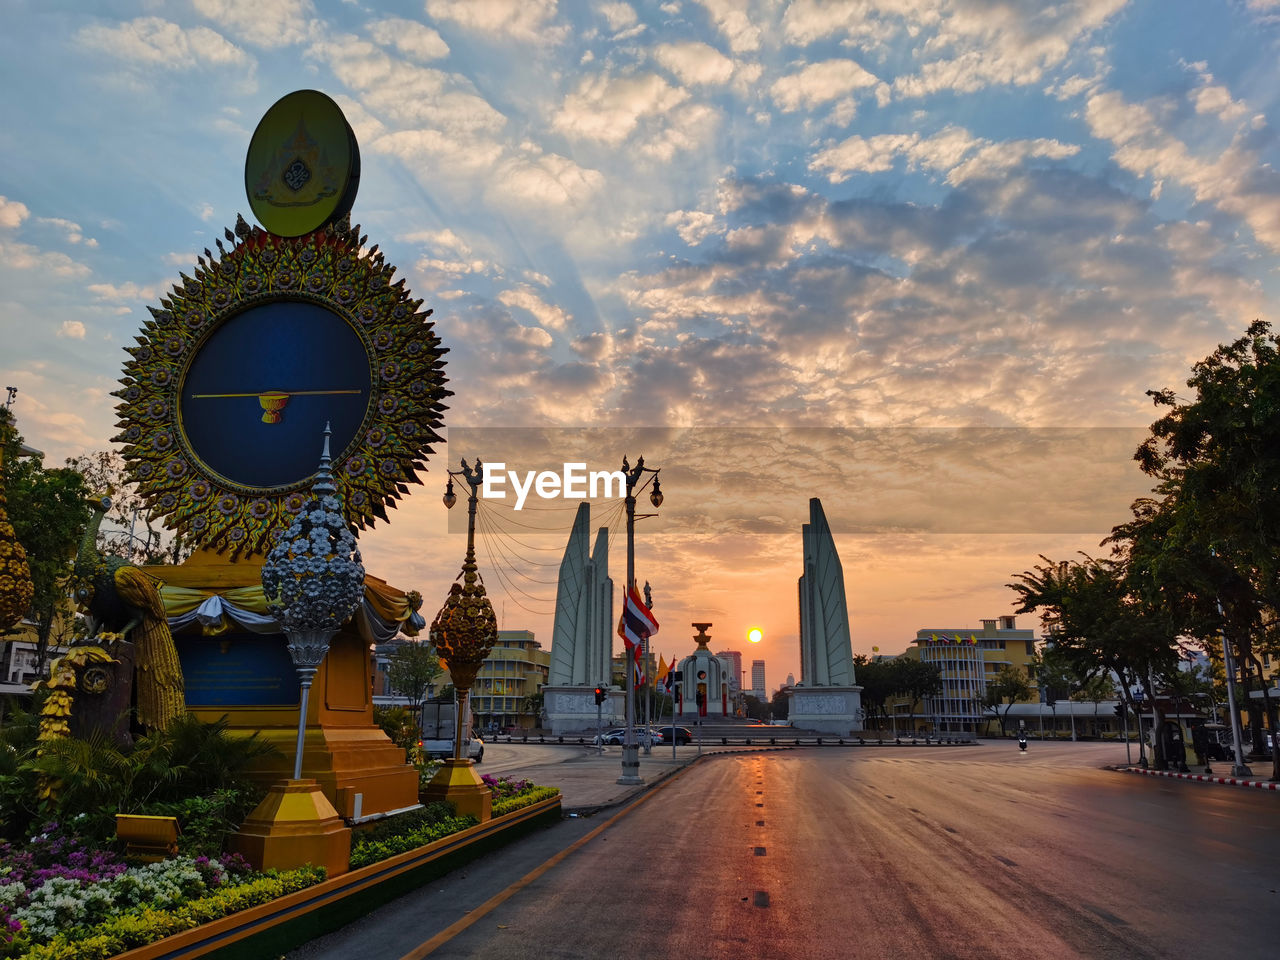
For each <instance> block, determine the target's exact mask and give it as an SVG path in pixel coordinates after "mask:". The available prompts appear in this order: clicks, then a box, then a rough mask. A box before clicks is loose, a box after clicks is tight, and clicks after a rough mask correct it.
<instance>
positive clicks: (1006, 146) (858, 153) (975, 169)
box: [809, 127, 1080, 184]
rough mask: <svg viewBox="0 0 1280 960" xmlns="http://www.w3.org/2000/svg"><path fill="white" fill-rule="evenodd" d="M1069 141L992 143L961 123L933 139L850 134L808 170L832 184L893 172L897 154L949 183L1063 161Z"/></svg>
mask: <svg viewBox="0 0 1280 960" xmlns="http://www.w3.org/2000/svg"><path fill="white" fill-rule="evenodd" d="M1079 151H1080V148H1079V147H1078V146H1076V145H1074V144H1065V143H1060V142H1059V141H1057V140H1050V139H1044V138H1041V139H1036V140H1006V141H1003V142H1000V143H995V142H992V141H990V140H986V139H983V138H981V137H974V136H973V135H972V134H970V133H969V132H968V131H967V130H964V129H962V128H960V127H947V128H946V129H944V130H942V131H941V132H939V133H937V134H935V135H933V136H932V137H921V136H920V135H919V134H916V133H906V134H878V135H876V136H874V137H859V136H853V137H849V138H848V139H846V140H843V141H841V142H840V143H838V144H835V145H834V146H831V147H828V148H826V149H824V150H820V151H818V152H817V153H816V154H815V155H814V157H813V159H812V160H811V161H810V163H809V169H811V170H814V171H821V170H825V171H828V173H827V177H828V179H829V180H830V181H831V182H832V183H842V182H844V181H845V180H847V179H849V177H850V176H851V175H853V174H855V173H881V172H884V171H886V170H892V169H893V167H894V165H895V163H896V162H897V160H898V159H899V158H905V159H906V161H907V165H908V167H909V168H911V169H925V170H931V171H935V172H939V173H944V174H945V175H946V181H947V182H948V183H951V184H959V183H963V182H964V181H966V180H969V179H972V178H975V177H987V176H992V175H994V174H997V173H1002V172H1004V171H1007V170H1010V169H1012V168H1013V167H1016V166H1019V165H1021V164H1022V163H1024V162H1025V161H1026V160H1028V159H1032V158H1047V159H1054V160H1058V159H1062V158H1064V157H1070V156H1074V155H1075V154H1077V153H1079Z"/></svg>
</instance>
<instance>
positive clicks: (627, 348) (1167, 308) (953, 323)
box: [599, 143, 1268, 426]
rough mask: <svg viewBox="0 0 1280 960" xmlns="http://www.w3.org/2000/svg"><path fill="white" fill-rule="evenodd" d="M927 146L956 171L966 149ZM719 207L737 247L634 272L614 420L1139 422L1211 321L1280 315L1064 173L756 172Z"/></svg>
mask: <svg viewBox="0 0 1280 960" xmlns="http://www.w3.org/2000/svg"><path fill="white" fill-rule="evenodd" d="M926 146H927V148H928V150H927V154H926V155H927V156H929V157H931V158H933V160H934V161H935V162H938V163H939V164H940V166H941V167H943V168H945V167H947V166H948V165H950V164H955V163H956V160H957V159H959V161H960V163H963V162H964V158H965V157H966V156H967V155H968V154H967V153H965V152H963V151H962V152H960V153H958V154H956V153H954V152H948V151H947V150H946V149H945V148H944V144H941V143H935V144H928V145H926ZM943 158H947V159H946V161H945V163H944V162H943ZM951 169H956V167H955V166H951ZM719 198H720V204H719V210H718V211H717V213H716V216H715V219H714V222H713V223H712V224H709V225H708V226H710V227H711V228H712V229H714V230H717V231H723V239H722V240H720V241H718V242H707V241H704V242H703V243H702V244H701V246H700V247H699V248H698V253H697V257H696V259H692V257H693V252H692V251H690V252H689V258H687V259H679V258H673V259H672V261H671V263H670V265H668V266H665V267H663V268H661V269H657V270H653V271H649V272H641V271H633V272H630V273H628V274H626V275H624V276H623V277H621V278H620V279H619V281H618V283H617V285H616V293H617V294H618V295H619V296H621V297H622V299H623V301H624V302H625V303H626V305H627V308H628V310H629V312H630V313H631V315H633V316H635V317H636V325H635V327H634V328H632V329H631V330H630V332H628V331H627V330H615V331H614V349H615V350H616V351H617V353H616V354H615V355H617V356H625V357H628V361H627V362H626V363H625V364H624V365H623V366H621V367H619V368H617V369H616V370H615V374H616V377H617V381H618V385H617V387H615V388H614V390H613V391H612V392H611V393H610V395H609V396H610V403H609V404H608V406H607V407H601V408H599V409H600V410H602V411H604V410H628V411H633V412H634V415H635V418H636V419H637V420H640V421H641V422H645V421H647V422H653V423H676V424H679V423H702V424H711V423H741V422H744V421H751V420H753V419H758V418H763V419H764V420H766V421H767V422H779V418H781V420H782V422H789V423H792V424H795V425H806V424H808V425H819V424H826V425H846V426H851V425H876V424H889V423H898V424H937V425H944V424H972V423H986V424H992V425H999V424H1037V423H1040V424H1049V423H1059V424H1061V423H1082V422H1083V423H1126V422H1127V423H1143V422H1146V421H1147V420H1149V419H1150V414H1149V405H1148V404H1147V402H1146V399H1145V397H1144V395H1143V391H1144V390H1146V389H1149V388H1152V387H1156V386H1163V385H1165V384H1168V383H1175V382H1178V380H1179V378H1181V377H1185V373H1184V371H1185V368H1186V365H1187V363H1188V362H1190V361H1191V360H1194V359H1195V358H1196V357H1197V356H1199V355H1201V354H1202V353H1203V343H1204V330H1205V327H1206V324H1207V325H1209V326H1210V327H1211V328H1212V329H1222V330H1228V331H1234V330H1236V329H1237V328H1238V325H1239V323H1240V320H1239V318H1240V317H1252V316H1255V315H1266V314H1267V312H1268V311H1267V307H1266V301H1265V298H1264V295H1263V291H1262V290H1261V288H1260V287H1259V285H1258V284H1257V283H1256V282H1255V281H1252V280H1250V279H1247V278H1246V277H1244V276H1242V275H1240V274H1239V273H1238V272H1237V270H1236V269H1235V268H1234V267H1232V266H1229V265H1227V261H1224V260H1223V258H1222V250H1223V244H1222V242H1221V241H1220V240H1215V239H1214V234H1213V232H1212V230H1211V228H1210V227H1209V226H1208V225H1202V226H1199V227H1196V226H1193V225H1188V224H1179V223H1176V222H1175V223H1168V224H1166V223H1163V222H1162V221H1160V220H1159V219H1158V218H1156V217H1154V216H1153V214H1152V212H1151V210H1150V209H1149V208H1148V207H1147V205H1146V204H1145V203H1144V202H1143V201H1141V200H1139V199H1135V198H1133V197H1131V196H1128V195H1126V194H1125V193H1123V192H1122V191H1120V190H1118V189H1116V188H1115V187H1114V186H1112V185H1110V184H1108V183H1106V182H1105V181H1104V180H1099V179H1094V178H1090V177H1086V176H1082V175H1080V174H1078V173H1075V172H1072V171H1070V170H1067V169H1064V168H1060V167H1051V168H1047V169H1038V170H1037V169H1033V170H1022V169H1019V168H1017V167H1014V168H1012V169H1010V170H1009V171H1008V172H1007V173H1006V174H1005V175H1004V176H1002V177H999V178H981V177H977V176H974V177H970V178H967V179H963V180H961V181H960V182H958V183H957V184H956V185H955V186H954V187H953V188H951V190H949V191H948V193H947V194H946V195H945V197H944V198H943V199H941V200H940V201H939V202H938V203H936V204H934V205H928V204H920V203H918V202H911V203H908V202H893V201H886V200H873V199H868V198H856V197H855V198H850V199H848V200H844V201H838V202H837V201H832V200H828V199H825V198H823V197H821V196H818V195H815V194H812V193H809V192H807V191H805V190H803V189H800V188H797V187H796V186H794V185H790V184H785V183H770V182H769V181H768V180H761V179H749V178H748V179H742V180H735V179H731V180H729V181H728V182H726V183H724V184H722V185H721V188H720V190H719ZM704 224H705V221H704ZM710 235H711V236H715V235H716V234H710ZM1120 318H1123V319H1122V320H1121V319H1120ZM1082 396H1086V397H1090V398H1092V402H1091V404H1090V405H1089V407H1088V409H1087V411H1086V410H1085V409H1084V408H1083V407H1081V406H1080V404H1079V402H1078V398H1079V397H1082ZM1073 398H1074V399H1073Z"/></svg>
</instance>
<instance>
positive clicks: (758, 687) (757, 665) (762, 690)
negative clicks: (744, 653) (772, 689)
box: [751, 660, 769, 700]
mask: <svg viewBox="0 0 1280 960" xmlns="http://www.w3.org/2000/svg"><path fill="white" fill-rule="evenodd" d="M751 695H752V696H753V697H755V698H756V699H757V700H768V699H769V688H768V687H766V686H765V682H764V661H763V660H752V661H751Z"/></svg>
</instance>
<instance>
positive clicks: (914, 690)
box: [889, 657, 942, 716]
mask: <svg viewBox="0 0 1280 960" xmlns="http://www.w3.org/2000/svg"><path fill="white" fill-rule="evenodd" d="M889 662H890V671H891V673H890V677H891V687H892V691H893V693H900V694H903V695H905V696H906V697H908V698H909V699H910V700H911V714H912V715H913V716H914V715H915V712H916V704H917V703H919V702H920V701H921V700H922V699H924V698H925V697H934V696H937V695H938V694H940V693H941V692H942V671H941V670H939V669H938V668H937V666H936V665H934V664H932V663H925V662H924V661H922V660H916V659H915V658H914V657H898V658H897V659H895V660H891V661H889Z"/></svg>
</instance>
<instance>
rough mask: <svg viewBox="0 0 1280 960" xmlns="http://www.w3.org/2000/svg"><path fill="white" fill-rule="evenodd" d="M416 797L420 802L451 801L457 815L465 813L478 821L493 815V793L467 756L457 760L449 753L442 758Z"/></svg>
mask: <svg viewBox="0 0 1280 960" xmlns="http://www.w3.org/2000/svg"><path fill="white" fill-rule="evenodd" d="M419 799H420V800H421V801H422V802H423V803H434V802H436V801H439V800H443V801H445V802H447V803H452V804H453V807H454V809H455V810H457V811H458V816H460V817H465V816H468V815H469V816H472V817H475V818H476V819H477V820H479V821H480V822H481V823H486V822H487V821H488V820H490V819H491V818H492V817H493V796H492V795H491V794H490V793H489V788H488V787H486V786H485V785H484V781H483V780H481V779H480V774H478V773H476V765H475V762H474V761H473V760H471V759H469V758H468V759H464V760H459V759H458V758H457V757H453V758H450V759H448V760H446V761H445V762H444V765H443V766H442V767H441V768H440V769H439V770H438V771H436V775H435V776H434V777H432V778H431V782H430V783H429V784H427V788H426V789H425V790H423V791H422V793H421V795H420V797H419Z"/></svg>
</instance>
